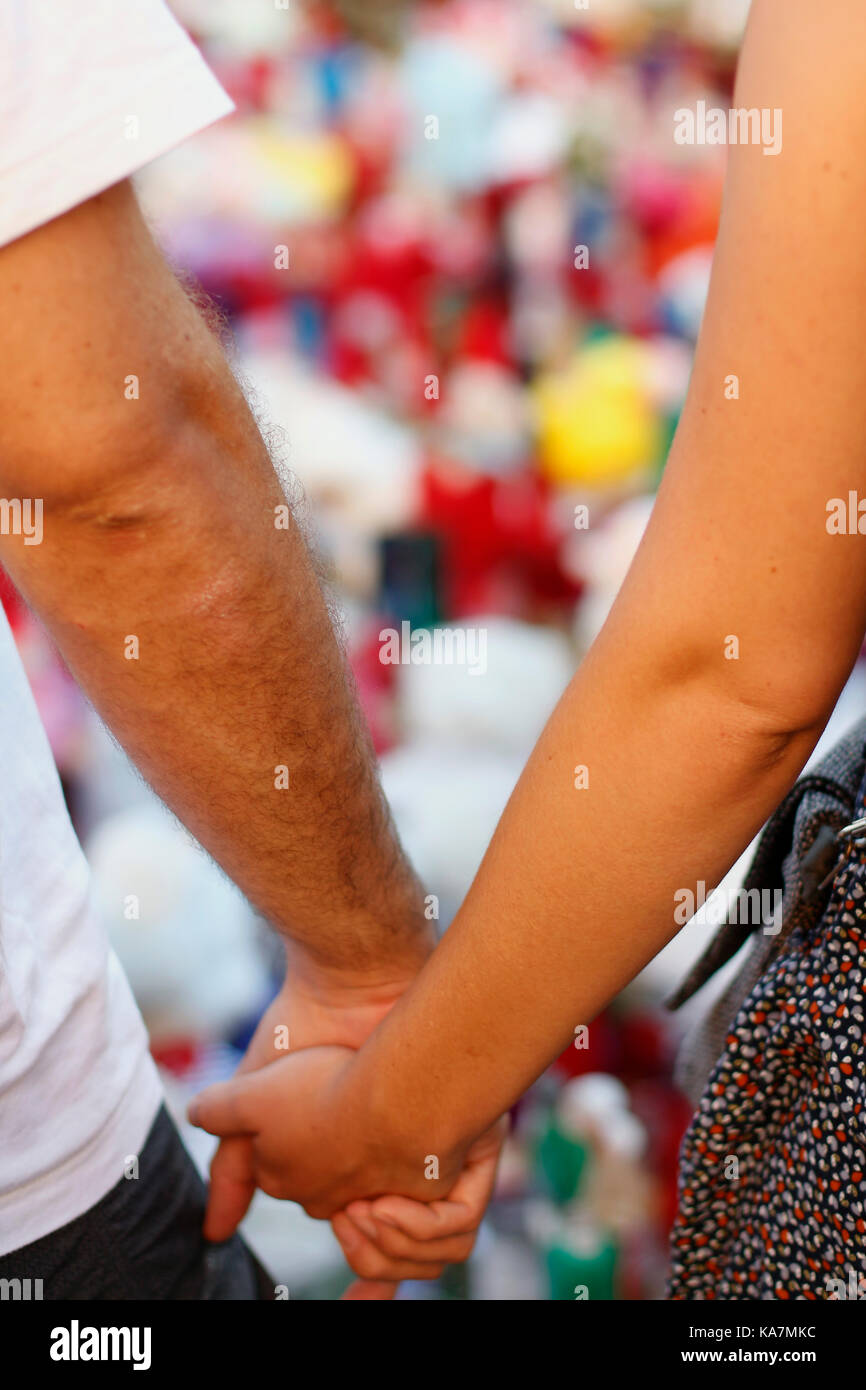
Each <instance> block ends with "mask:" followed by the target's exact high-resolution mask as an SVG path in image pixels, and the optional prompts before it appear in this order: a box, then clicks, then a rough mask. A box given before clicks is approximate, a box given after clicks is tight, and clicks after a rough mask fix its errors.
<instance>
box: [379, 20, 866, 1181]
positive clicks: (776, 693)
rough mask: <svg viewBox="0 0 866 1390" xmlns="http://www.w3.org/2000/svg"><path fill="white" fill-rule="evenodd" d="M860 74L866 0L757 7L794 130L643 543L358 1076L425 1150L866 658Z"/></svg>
mask: <svg viewBox="0 0 866 1390" xmlns="http://www.w3.org/2000/svg"><path fill="white" fill-rule="evenodd" d="M864 91H866V11H864V10H863V8H862V7H857V6H850V5H848V4H846V3H844V0H828V3H826V4H824V5H821V6H814V5H812V4H810V3H807V0H791V2H790V3H787V4H785V5H780V4H779V3H778V0H756V3H755V5H754V7H753V11H752V17H751V20H750V26H749V32H748V35H747V39H746V43H745V47H744V51H743V54H742V58H741V64H740V72H739V77H738V84H737V91H736V96H735V102H736V104H737V105H738V106H742V107H747V108H748V107H758V108H764V107H768V108H771V109H772V108H780V109H781V111H782V113H783V148H782V152H781V153H780V154H779V155H778V156H776V157H769V156H765V155H764V154H763V153H762V151H761V149H760V147H739V148H732V149H731V152H730V164H729V174H728V182H727V188H726V194H725V200H724V212H723V216H722V223H721V228H720V235H719V241H718V248H717V253H716V258H715V265H714V272H713V278H712V288H711V292H710V297H709V302H708V306H707V310H706V315H705V321H704V326H703V331H702V334H701V340H700V344H699V350H698V353H697V358H696V362H695V368H694V374H693V380H692V383H691V387H690V391H689V396H688V402H687V406H686V409H685V412H684V416H683V419H682V423H681V426H680V429H679V431H678V434H677V438H676V441H675V444H674V447H673V449H672V453H671V457H670V460H669V463H668V467H667V471H666V474H665V478H664V482H663V485H662V487H661V490H660V494H659V497H658V501H657V505H656V508H655V511H654V515H653V518H652V521H651V524H650V526H649V529H648V532H647V535H646V538H645V540H644V543H643V545H642V546H641V549H640V551H639V554H638V555H637V557H636V559H635V562H634V564H633V565H632V568H631V570H630V573H629V575H628V578H627V580H626V582H625V584H624V586H623V589H622V592H621V594H620V596H619V599H618V601H617V603H616V605H615V608H614V610H613V612H612V614H611V616H610V619H609V621H608V623H607V625H606V627H605V629H604V631H603V632H602V634H601V635H600V637H599V639H598V641H597V642H596V644H595V646H594V647H593V649H592V651H591V653H590V655H589V657H588V659H587V660H586V661H585V663H584V664H583V666H582V668H581V670H580V671H579V673H578V675H577V676H576V678H575V680H574V681H573V682H572V684H571V685H570V687H569V689H568V690H567V691H566V693H565V695H564V697H563V699H562V701H561V703H560V705H559V707H558V709H557V710H556V712H555V714H554V716H553V718H552V719H551V721H550V723H549V725H548V727H547V729H546V730H545V732H544V734H543V736H542V738H541V740H540V741H539V743H538V746H537V747H536V749H535V752H534V753H533V755H532V758H531V759H530V762H529V764H528V766H527V768H526V770H525V772H524V774H523V776H522V778H521V780H520V783H519V785H518V787H517V789H516V791H515V793H514V795H513V797H512V799H511V801H510V803H509V805H508V807H507V809H506V811H505V814H504V816H503V818H502V820H501V822H500V825H499V827H498V829H497V831H496V834H495V836H494V838H493V841H492V843H491V845H490V848H489V850H488V852H487V855H486V856H485V859H484V862H483V864H482V866H481V868H480V870H479V872H478V875H477V877H476V880H475V883H474V884H473V887H472V889H471V891H470V893H469V895H468V897H467V899H466V901H465V903H464V905H463V907H462V908H461V910H460V912H459V914H458V916H457V918H456V920H455V921H454V923H453V924H452V926H451V927H450V929H449V931H448V933H447V934H446V937H445V939H444V941H443V943H442V944H441V946H440V947H439V949H438V950H437V951H436V953H435V955H434V957H433V958H432V959H431V961H430V962H429V963H428V964H427V966H426V967H425V968H424V970H423V972H422V973H421V975H420V977H419V979H418V980H417V982H416V983H415V985H414V986H413V988H412V989H411V991H410V992H409V993H408V994H407V995H406V996H405V997H404V999H403V1000H402V1001H401V1003H400V1004H399V1005H398V1007H397V1008H396V1009H395V1010H394V1012H393V1013H392V1014H391V1015H390V1016H389V1017H388V1019H387V1020H386V1021H385V1023H384V1024H383V1026H382V1027H381V1028H380V1029H379V1031H378V1032H377V1033H376V1034H375V1035H374V1037H373V1039H372V1040H371V1042H370V1043H369V1044H368V1045H367V1046H365V1048H364V1049H363V1051H362V1052H361V1053H360V1054H359V1057H358V1060H357V1063H356V1064H355V1067H354V1076H353V1084H356V1085H358V1086H359V1087H360V1088H361V1089H360V1093H362V1094H365V1095H366V1096H367V1097H368V1101H369V1103H371V1104H372V1106H373V1110H374V1113H375V1115H376V1116H377V1124H378V1125H379V1126H380V1127H381V1128H380V1132H390V1133H391V1134H392V1135H393V1136H394V1142H395V1144H397V1145H399V1146H400V1147H401V1148H402V1150H403V1152H404V1153H406V1154H407V1156H408V1155H410V1154H412V1155H416V1156H417V1154H418V1153H421V1154H425V1153H431V1152H437V1151H439V1150H438V1149H437V1146H441V1148H442V1149H444V1150H445V1151H447V1150H448V1149H449V1148H451V1147H453V1146H455V1145H457V1146H459V1145H461V1144H463V1143H464V1142H465V1140H466V1139H467V1137H469V1136H471V1135H475V1134H478V1133H479V1131H480V1130H481V1129H482V1128H483V1127H484V1126H485V1125H486V1124H488V1123H489V1122H490V1121H492V1120H493V1119H494V1118H495V1117H496V1116H497V1115H499V1114H500V1113H501V1112H502V1111H503V1109H505V1108H506V1107H507V1106H508V1105H509V1104H510V1103H511V1102H513V1101H514V1099H515V1098H516V1097H517V1096H518V1095H519V1094H520V1093H521V1092H522V1091H523V1090H524V1088H525V1087H526V1086H527V1085H528V1084H529V1083H530V1082H531V1081H532V1080H534V1078H535V1077H536V1076H538V1074H539V1073H540V1072H541V1071H542V1070H543V1068H544V1067H545V1066H546V1065H547V1064H548V1063H549V1062H550V1061H551V1060H552V1059H553V1058H554V1057H555V1056H556V1055H557V1054H558V1053H559V1051H560V1050H561V1049H562V1048H563V1047H564V1046H565V1045H566V1044H567V1042H568V1040H569V1038H570V1037H571V1036H572V1034H573V1030H574V1028H575V1027H576V1026H577V1025H580V1024H584V1023H587V1022H589V1021H590V1020H591V1019H592V1017H593V1016H594V1015H595V1014H596V1013H597V1012H598V1010H599V1009H601V1008H602V1007H603V1006H604V1005H605V1004H606V1003H607V1002H608V1001H609V1000H610V999H611V997H612V996H613V995H614V994H616V992H617V991H618V990H620V989H621V988H622V987H623V986H624V985H625V984H626V983H627V982H628V981H629V980H630V979H632V977H633V976H634V975H635V974H636V973H637V972H638V971H639V970H640V969H641V967H642V966H643V965H644V964H645V963H646V962H647V961H648V960H649V959H650V958H651V957H652V956H653V955H654V954H655V953H656V952H657V951H658V950H659V949H660V948H661V947H662V946H663V945H664V944H665V942H666V941H667V940H668V939H669V938H670V937H672V936H673V935H674V934H675V931H676V929H677V928H676V924H675V921H674V893H675V891H676V890H677V889H678V888H686V887H690V886H691V887H693V888H694V887H695V886H696V882H697V880H698V879H704V880H706V881H708V882H717V881H718V880H719V879H720V877H721V876H722V875H723V874H724V873H725V872H726V871H727V869H728V868H729V867H730V865H731V864H732V863H733V861H734V860H735V859H736V858H737V856H738V855H739V854H740V853H741V852H742V850H743V849H744V848H745V846H746V845H747V844H748V842H749V840H750V838H751V837H752V836H753V835H754V834H755V833H756V832H757V830H758V829H759V827H760V826H761V824H762V823H763V821H764V820H765V819H766V817H767V816H768V814H769V813H770V812H771V811H772V809H773V808H774V806H775V805H776V803H777V802H778V800H779V799H780V797H781V796H782V795H783V794H784V793H785V791H786V790H787V789H788V788H789V786H790V785H791V784H792V782H793V781H794V780H795V778H796V776H797V775H798V773H799V772H800V770H801V769H802V767H803V764H804V762H805V761H806V759H807V757H808V755H809V753H810V751H811V750H812V748H813V746H814V744H815V742H816V740H817V738H818V736H819V734H820V732H821V729H822V728H823V726H824V724H825V722H826V719H827V717H828V716H829V713H830V711H831V710H832V708H833V705H834V703H835V700H836V698H837V696H838V694H839V691H840V689H841V687H842V685H843V684H844V682H845V679H846V677H847V676H848V674H849V672H850V670H851V667H852V665H853V663H854V661H855V659H856V656H857V653H858V650H859V648H860V645H861V642H862V640H863V634H864V628H866V535H864V536H860V535H831V534H828V530H827V520H828V512H827V504H828V501H829V500H830V499H832V498H842V499H845V500H846V502H847V499H848V494H849V491H851V490H854V491H857V492H859V493H862V494H863V495H864V497H866V97H864ZM731 376H736V377H737V378H738V380H739V399H727V398H726V392H725V387H726V380H727V379H728V378H730V377H731ZM863 525H864V531H866V518H864V522H863ZM731 638H736V639H737V642H738V645H739V658H738V659H727V657H726V652H728V653H730V652H731V651H732V650H733V644H732V643H731V640H730V639H731ZM525 679H526V680H528V681H531V680H532V671H531V670H527V671H526V673H525ZM577 764H585V765H586V766H587V768H588V773H589V787H588V789H586V790H580V791H579V790H575V787H574V785H573V782H574V779H573V769H574V768H575V766H576V765H577ZM369 1098H372V1099H371V1100H369Z"/></svg>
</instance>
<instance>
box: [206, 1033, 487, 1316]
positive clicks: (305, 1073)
mask: <svg viewBox="0 0 866 1390" xmlns="http://www.w3.org/2000/svg"><path fill="white" fill-rule="evenodd" d="M354 1059H355V1053H354V1052H353V1051H352V1050H351V1049H349V1048H344V1047H308V1048H305V1049H304V1050H303V1051H300V1052H298V1053H294V1054H291V1055H289V1056H285V1055H283V1057H282V1059H281V1060H279V1061H272V1062H270V1063H269V1064H267V1065H263V1066H260V1067H259V1068H258V1069H256V1070H252V1071H248V1072H245V1073H243V1074H239V1075H238V1076H236V1077H235V1078H234V1079H233V1080H231V1081H227V1082H223V1083H220V1084H219V1085H216V1086H212V1087H209V1088H208V1089H207V1090H206V1091H204V1092H202V1094H201V1095H200V1096H199V1097H197V1098H196V1100H195V1101H194V1102H193V1103H192V1105H191V1106H190V1119H191V1121H192V1123H194V1124H197V1125H200V1126H201V1127H202V1128H203V1129H206V1130H208V1132H209V1133H211V1134H217V1135H220V1136H221V1137H222V1138H223V1140H224V1143H225V1141H228V1145H227V1147H225V1148H221V1150H220V1152H222V1153H223V1154H224V1155H225V1157H224V1159H223V1161H222V1162H221V1163H220V1164H218V1165H217V1166H216V1170H215V1171H214V1172H212V1177H211V1193H210V1197H209V1208H208V1215H209V1220H211V1218H213V1220H211V1226H213V1225H216V1226H218V1227H219V1229H220V1231H221V1233H222V1234H221V1238H225V1235H226V1234H228V1233H229V1232H228V1231H227V1230H226V1227H227V1225H228V1224H230V1222H231V1220H232V1219H233V1215H234V1213H236V1212H237V1211H239V1210H241V1208H242V1209H243V1210H244V1211H245V1210H246V1206H247V1205H248V1202H249V1197H250V1196H251V1195H252V1192H253V1191H254V1190H255V1188H256V1187H261V1188H262V1190H263V1191H265V1192H267V1193H269V1194H270V1195H271V1196H273V1197H280V1198H288V1199H291V1200H293V1201H297V1202H300V1204H301V1205H302V1206H303V1207H304V1209H305V1210H306V1211H307V1212H308V1213H309V1214H310V1215H311V1216H315V1217H319V1218H327V1217H330V1218H331V1219H332V1223H333V1227H334V1231H335V1234H336V1235H337V1238H338V1240H339V1241H340V1244H341V1246H342V1248H343V1251H344V1253H345V1255H346V1258H347V1260H348V1262H349V1264H350V1265H351V1267H352V1268H353V1269H354V1270H355V1272H356V1273H357V1274H359V1275H361V1277H362V1280H363V1281H364V1283H363V1284H359V1285H355V1286H354V1287H353V1289H352V1290H350V1292H349V1294H348V1295H347V1297H351V1298H388V1297H391V1296H393V1293H394V1288H395V1286H396V1282H397V1281H399V1280H400V1279H407V1278H412V1279H424V1278H428V1279H433V1278H437V1277H438V1275H439V1274H441V1272H442V1270H443V1268H444V1267H445V1265H446V1264H448V1263H451V1262H453V1261H456V1260H463V1259H466V1257H467V1256H468V1255H469V1253H470V1251H471V1249H472V1246H473V1244H474V1240H475V1235H476V1233H477V1229H478V1227H479V1225H480V1223H481V1220H482V1218H483V1215H484V1211H485V1208H486V1206H487V1202H488V1201H489V1198H490V1193H491V1190H492V1187H493V1181H494V1177H495V1172H496V1164H497V1160H498V1157H499V1151H500V1149H501V1145H502V1140H503V1137H504V1132H505V1123H504V1122H501V1123H500V1124H499V1125H497V1126H496V1127H495V1128H494V1129H492V1130H490V1131H489V1132H488V1133H487V1134H486V1135H484V1136H483V1137H482V1138H481V1139H479V1140H478V1141H477V1142H476V1143H475V1144H474V1145H472V1147H471V1148H470V1149H469V1150H468V1152H467V1153H466V1154H465V1155H464V1154H457V1153H445V1152H440V1153H430V1152H428V1153H422V1152H421V1151H420V1149H419V1151H418V1153H417V1154H415V1153H405V1152H400V1150H399V1146H397V1145H394V1144H392V1143H391V1142H390V1141H389V1139H388V1137H387V1136H376V1135H374V1136H370V1135H369V1134H368V1133H367V1132H366V1129H365V1124H364V1120H365V1115H364V1109H363V1105H362V1104H361V1103H360V1098H359V1097H357V1096H355V1095H353V1090H352V1065H353V1062H354ZM430 1147H435V1146H433V1145H431V1146H430ZM238 1219H240V1218H239V1217H238ZM234 1224H235V1225H236V1224H237V1221H235V1223H234ZM232 1229H234V1226H232Z"/></svg>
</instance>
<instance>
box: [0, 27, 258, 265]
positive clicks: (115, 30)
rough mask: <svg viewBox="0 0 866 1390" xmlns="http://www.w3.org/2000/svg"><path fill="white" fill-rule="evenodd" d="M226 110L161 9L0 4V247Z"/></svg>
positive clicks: (189, 45) (191, 48)
mask: <svg viewBox="0 0 866 1390" xmlns="http://www.w3.org/2000/svg"><path fill="white" fill-rule="evenodd" d="M233 109H234V107H233V103H232V101H231V99H230V97H228V96H227V94H226V93H225V91H224V90H223V88H222V87H221V86H220V84H219V82H218V81H217V79H216V78H215V77H214V75H213V73H212V72H211V70H210V68H209V67H208V66H207V64H206V63H205V61H204V59H203V58H202V56H201V54H200V53H199V52H198V49H197V48H196V47H195V44H193V42H192V41H191V39H190V38H189V37H188V35H187V34H186V33H185V32H184V30H183V29H182V28H181V26H180V25H179V24H178V22H177V20H176V19H175V18H174V16H173V15H172V14H171V12H170V11H169V9H168V8H167V6H166V4H165V3H164V0H74V3H70V0H0V246H3V245H5V244H6V243H7V242H10V241H13V240H14V239H15V238H16V237H19V236H23V234H24V233H25V232H29V231H32V230H33V228H34V227H38V226H41V225H42V223H44V222H48V221H50V219H51V218H53V217H57V216H59V215H60V213H63V212H67V211H68V210H69V209H70V208H72V207H75V205H76V204H77V203H81V202H84V200H85V199H86V198H90V197H93V195H94V194H96V193H100V192H101V191H102V190H103V189H105V188H108V187H109V186H110V185H111V184H113V183H117V182H118V181H119V180H120V179H123V178H127V177H128V176H129V175H130V174H133V173H135V171H136V170H137V169H141V168H142V167H143V166H144V165H145V164H147V163H149V162H150V160H152V159H155V158H156V156H157V155H160V154H164V153H165V152H166V151H167V150H169V149H171V148H172V147H173V146H175V145H178V144H180V143H181V141H183V140H185V139H186V138H187V136H189V135H193V134H194V133H195V132H196V131H198V130H202V129H203V128H204V127H205V126H207V125H210V124H211V123H212V122H213V121H216V120H219V118H220V117H221V116H225V115H227V114H228V113H229V112H230V111H232V110H233Z"/></svg>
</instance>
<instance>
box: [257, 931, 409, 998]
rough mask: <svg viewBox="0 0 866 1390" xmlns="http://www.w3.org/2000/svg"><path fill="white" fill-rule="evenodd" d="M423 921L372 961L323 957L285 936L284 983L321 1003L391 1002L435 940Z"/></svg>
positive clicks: (398, 995)
mask: <svg viewBox="0 0 866 1390" xmlns="http://www.w3.org/2000/svg"><path fill="white" fill-rule="evenodd" d="M431 925H432V924H430V923H425V924H424V927H423V928H420V927H419V928H418V930H417V931H416V932H415V933H414V935H413V936H412V937H411V938H407V939H406V940H405V941H401V942H400V945H399V948H395V949H394V951H393V952H390V953H386V954H381V955H379V956H377V957H376V959H375V960H370V961H366V960H364V961H360V962H344V961H336V962H335V961H332V960H324V959H322V958H321V957H319V956H317V955H316V954H314V953H313V952H312V951H311V950H310V949H309V947H308V946H306V945H303V944H301V943H300V942H298V941H295V940H292V939H291V938H286V940H285V959H286V983H287V984H288V985H290V986H291V988H292V989H293V990H296V991H297V990H300V991H301V992H303V993H305V994H308V995H309V996H310V997H311V998H315V999H317V1000H318V1001H319V1002H320V1003H323V1004H334V1005H346V1004H351V1003H352V1002H353V1001H354V1000H357V1002H359V1003H361V1002H363V1003H365V1004H369V1003H381V1004H383V1005H385V1004H388V1003H393V1002H394V1000H395V999H398V998H399V997H400V995H401V994H402V993H403V991H404V990H405V989H406V988H407V986H408V985H409V984H410V983H411V981H412V980H413V979H414V978H415V976H416V975H417V974H418V972H419V970H421V968H422V967H423V965H424V964H425V962H426V961H427V960H429V958H430V956H431V955H432V953H433V950H434V948H435V946H436V939H435V936H434V934H433V932H432V931H430V930H429V928H430V926H431Z"/></svg>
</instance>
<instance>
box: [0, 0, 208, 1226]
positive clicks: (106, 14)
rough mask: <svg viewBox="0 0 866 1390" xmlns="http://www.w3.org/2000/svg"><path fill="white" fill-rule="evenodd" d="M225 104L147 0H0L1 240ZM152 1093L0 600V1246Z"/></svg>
mask: <svg viewBox="0 0 866 1390" xmlns="http://www.w3.org/2000/svg"><path fill="white" fill-rule="evenodd" d="M232 109H233V107H232V102H231V101H230V99H229V97H228V96H227V95H226V93H225V92H224V91H223V89H222V87H221V86H220V85H219V83H218V82H217V80H216V78H215V77H214V76H213V74H212V73H211V72H210V70H209V68H208V67H207V65H206V64H205V62H204V60H203V59H202V58H201V56H200V55H199V53H198V51H197V49H196V48H195V46H194V44H193V43H192V42H191V41H190V39H189V38H188V37H187V35H186V34H185V33H184V32H183V30H182V29H181V28H180V26H179V25H178V24H177V22H176V21H175V19H174V18H173V16H172V15H171V14H170V12H169V11H168V9H167V8H166V6H165V4H164V3H163V0H122V3H121V0H74V3H73V4H70V3H69V0H0V246H2V245H5V244H6V243H8V242H10V241H14V240H15V238H16V237H19V236H22V235H23V234H24V233H26V232H29V231H31V230H32V229H33V228H34V227H37V226H40V225H42V224H43V223H44V222H47V221H49V220H50V219H51V218H53V217H57V216H58V215H59V214H60V213H63V212H66V211H68V210H69V209H70V208H72V207H74V206H75V205H76V204H78V203H81V202H83V201H84V200H85V199H86V198H89V197H92V196H93V195H94V194H96V193H99V192H101V191H102V190H103V189H105V188H107V187H109V186H110V185H111V184H113V183H117V182H118V181H119V180H120V179H123V178H125V177H127V176H128V175H130V174H132V173H134V172H135V171H136V170H137V169H140V168H141V167H142V165H144V164H146V163H147V162H148V161H149V160H151V159H153V158H154V157H155V156H156V155H159V154H162V153H163V152H165V151H166V150H168V149H170V148H171V147H172V146H173V145H176V144H179V143H180V141H182V140H184V139H186V137H187V136H189V135H192V134H194V133H195V132H196V131H198V130H201V129H202V128H203V127H204V126H207V125H209V124H211V123H212V122H213V121H215V120H218V119H219V117H221V116H224V115H226V114H227V113H228V112H230V111H231V110H232ZM0 312H2V306H0ZM161 1097H162V1092H161V1087H160V1083H159V1078H158V1075H157V1072H156V1068H155V1067H154V1065H153V1062H152V1060H151V1058H150V1054H149V1052H148V1046H147V1036H146V1033H145V1029H144V1024H143V1023H142V1020H141V1016H140V1014H139V1012H138V1009H137V1008H136V1005H135V1002H134V1000H133V998H132V994H131V991H130V989H129V985H128V984H127V982H126V979H125V978H124V975H123V972H122V970H121V968H120V965H119V963H118V961H117V959H116V957H115V956H114V954H113V952H112V951H111V949H110V948H109V945H108V940H107V937H106V932H105V929H104V926H103V924H102V922H101V921H100V920H99V917H98V915H97V913H96V910H95V907H94V902H93V896H92V891H91V884H90V875H89V871H88V867H87V862H86V860H85V858H84V855H83V853H82V851H81V847H80V846H79V844H78V841H77V839H76V837H75V833H74V831H73V829H72V826H71V824H70V821H69V817H68V816H67V813H66V809H65V805H64V801H63V795H62V792H61V789H60V782H59V779H58V776H57V772H56V769H55V767H54V762H53V759H52V756H51V751H50V748H49V746H48V741H47V738H46V736H45V733H44V730H43V729H42V725H41V723H40V720H39V715H38V713H37V710H36V707H35V704H34V702H33V698H32V696H31V693H30V689H29V686H28V683H27V679H26V676H25V674H24V671H23V669H22V667H21V663H20V661H19V658H18V654H17V652H16V649H15V644H14V641H13V638H12V634H11V632H10V630H9V626H8V624H7V622H6V619H5V617H4V616H3V615H2V612H0V1254H3V1253H6V1252H8V1251H10V1250H14V1249H17V1248H18V1247H19V1246H21V1245H26V1244H28V1243H29V1242H30V1241H33V1240H36V1239H38V1238H39V1237H40V1236H43V1235H46V1234H48V1232H50V1231H52V1230H55V1229H56V1228H57V1227H58V1226H62V1225H64V1224H65V1223H66V1222H68V1221H71V1220H73V1219H74V1218H75V1217H76V1216H80V1215H81V1214H82V1213H83V1212H85V1211H87V1210H88V1208H90V1207H92V1206H93V1205H95V1203H96V1202H98V1201H99V1200H100V1198H101V1197H103V1196H104V1195H105V1193H106V1192H108V1191H109V1190H110V1189H111V1188H112V1187H113V1186H114V1185H115V1184H116V1183H117V1182H119V1181H120V1180H121V1179H122V1177H123V1165H124V1160H125V1159H126V1158H127V1157H128V1156H129V1155H131V1154H134V1153H136V1152H138V1150H139V1149H140V1148H141V1145H142V1143H143V1141H144V1139H145V1138H146V1136H147V1133H148V1130H149V1129H150V1126H151V1124H152V1123H153V1120H154V1118H155V1115H156V1111H157V1108H158V1106H159V1103H160V1100H161Z"/></svg>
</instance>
